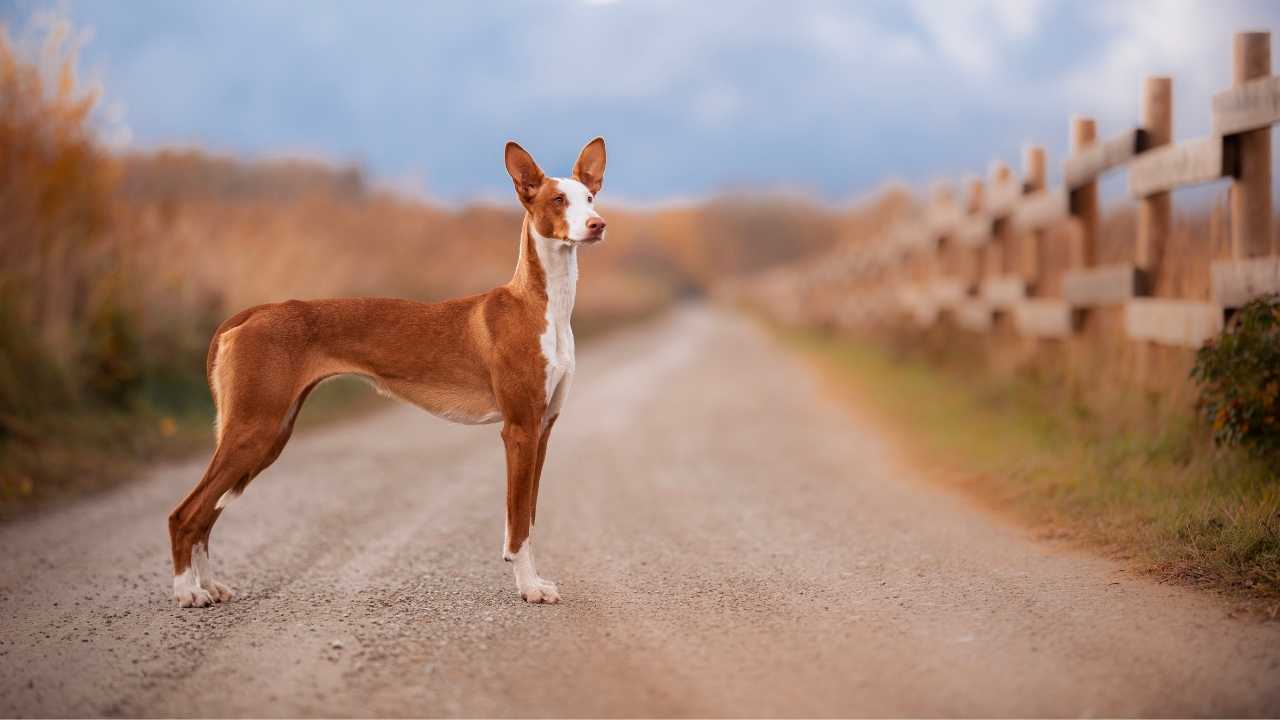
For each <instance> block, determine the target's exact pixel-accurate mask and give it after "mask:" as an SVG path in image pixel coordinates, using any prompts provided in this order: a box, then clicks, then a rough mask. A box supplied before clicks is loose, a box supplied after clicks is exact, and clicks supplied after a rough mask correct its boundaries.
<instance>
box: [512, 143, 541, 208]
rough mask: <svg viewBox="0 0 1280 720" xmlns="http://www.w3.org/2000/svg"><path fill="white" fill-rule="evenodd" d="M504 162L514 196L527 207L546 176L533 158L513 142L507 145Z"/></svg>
mask: <svg viewBox="0 0 1280 720" xmlns="http://www.w3.org/2000/svg"><path fill="white" fill-rule="evenodd" d="M506 162H507V173H508V174H509V175H511V181H512V182H514V183H515V185H516V195H517V196H519V198H520V202H522V203H524V204H526V205H528V204H529V203H531V202H533V198H534V197H536V196H537V194H538V188H540V187H542V181H543V180H545V179H546V175H543V174H542V168H539V167H538V163H536V162H534V161H533V156H532V155H530V154H529V153H528V151H526V150H525V149H524V148H522V147H520V146H519V145H518V144H517V143H515V142H509V143H507V150H506Z"/></svg>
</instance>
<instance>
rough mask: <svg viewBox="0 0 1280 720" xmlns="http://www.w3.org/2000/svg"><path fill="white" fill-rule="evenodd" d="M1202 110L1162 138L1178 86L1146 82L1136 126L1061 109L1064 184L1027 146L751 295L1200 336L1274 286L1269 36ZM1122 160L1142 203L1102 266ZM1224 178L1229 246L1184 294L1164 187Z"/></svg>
mask: <svg viewBox="0 0 1280 720" xmlns="http://www.w3.org/2000/svg"><path fill="white" fill-rule="evenodd" d="M1212 117H1213V131H1212V134H1210V135H1209V136H1208V137H1204V138H1198V139H1195V140H1189V141H1185V142H1180V143H1177V144H1173V143H1172V134H1173V132H1172V131H1173V81H1172V80H1171V79H1170V78H1167V77H1151V78H1147V80H1146V82H1145V84H1144V86H1143V113H1142V126H1141V127H1136V128H1132V129H1127V130H1125V131H1123V132H1121V133H1118V134H1116V135H1114V136H1112V137H1109V138H1106V139H1099V138H1098V132H1097V125H1096V123H1095V122H1094V121H1093V120H1092V119H1089V118H1085V117H1076V118H1073V119H1072V121H1071V135H1070V138H1071V156H1070V157H1068V158H1067V159H1066V162H1065V163H1064V167H1063V177H1064V185H1063V186H1061V187H1053V188H1050V187H1047V184H1046V182H1045V176H1046V173H1045V168H1046V164H1047V158H1046V156H1045V151H1044V149H1043V148H1040V147H1029V148H1027V150H1026V157H1025V159H1024V174H1023V178H1022V180H1021V181H1020V182H1019V181H1018V180H1016V179H1015V178H1014V176H1013V173H1012V172H1011V171H1010V169H1009V168H1008V167H1006V166H1005V165H1003V164H1001V163H996V164H994V165H993V167H992V169H991V172H990V173H989V175H988V178H987V179H986V180H985V181H983V180H980V179H974V180H970V181H969V182H968V184H967V187H966V189H965V194H964V197H963V198H962V199H961V198H957V197H956V194H955V193H953V192H952V191H951V189H950V188H949V187H947V186H945V185H943V186H939V187H936V188H934V190H933V192H932V193H931V195H930V198H929V199H928V200H927V201H926V202H925V203H924V204H923V206H918V207H917V208H916V209H915V211H913V212H912V213H910V214H908V215H906V216H904V217H901V218H900V219H899V220H898V221H897V222H896V223H895V224H893V225H892V226H891V227H890V228H889V229H888V230H887V231H886V232H884V233H882V234H880V235H878V236H877V237H874V238H868V239H866V240H865V241H864V242H859V243H857V244H856V245H854V246H851V247H843V248H840V249H838V250H837V251H835V252H833V253H831V254H829V255H826V256H824V257H820V258H816V259H812V260H809V261H807V262H805V263H804V264H803V265H801V266H794V267H790V268H785V269H782V270H779V271H776V272H774V273H771V274H770V275H769V276H767V277H765V278H762V279H761V281H760V282H759V283H758V284H757V285H756V286H755V287H754V291H755V293H756V294H757V296H759V298H760V299H761V300H762V301H763V304H764V305H765V306H766V307H769V308H771V309H773V310H774V311H776V312H778V313H779V314H781V315H783V316H784V317H785V319H788V320H791V321H810V322H811V321H814V320H821V321H824V322H829V323H833V324H836V325H840V326H846V327H850V326H859V325H868V324H875V323H879V322H898V321H900V320H901V318H903V317H904V316H906V317H909V318H911V319H913V320H914V321H915V322H916V323H918V324H920V325H930V324H933V323H935V322H937V321H938V320H939V318H940V317H943V316H949V318H950V320H951V321H952V322H954V323H955V324H956V325H959V326H962V327H965V328H968V329H971V330H974V331H978V332H986V331H989V330H991V329H992V328H993V327H995V326H996V320H997V319H998V318H1000V317H1001V316H1002V315H1003V316H1004V317H1005V318H1007V320H1006V321H1005V324H1009V323H1010V322H1011V324H1012V327H1013V328H1015V329H1016V332H1017V333H1018V334H1020V335H1022V336H1025V337H1033V338H1066V337H1069V336H1071V335H1073V334H1076V333H1079V332H1080V331H1081V328H1082V325H1083V324H1084V321H1085V318H1087V317H1088V315H1089V313H1091V312H1094V311H1096V310H1099V309H1102V310H1108V309H1109V310H1110V311H1112V312H1114V313H1116V314H1118V315H1119V317H1120V318H1121V321H1120V323H1119V327H1122V328H1123V333H1124V334H1125V335H1126V336H1127V337H1128V338H1129V339H1131V340H1135V341H1147V342H1152V343H1156V344H1159V345H1166V346H1173V347H1189V348H1194V347H1198V346H1199V345H1201V344H1202V343H1203V342H1204V341H1205V340H1207V339H1209V338H1210V337H1212V336H1214V335H1215V334H1216V333H1218V332H1219V331H1220V330H1221V329H1222V327H1223V323H1224V322H1225V320H1226V318H1227V317H1228V316H1229V314H1230V312H1231V311H1232V310H1233V309H1235V308H1238V307H1240V306H1241V305H1243V304H1244V303H1245V302H1247V301H1248V300H1250V299H1251V298H1254V297H1257V296H1259V295H1262V294H1266V293H1270V292H1277V291H1280V248H1277V245H1276V241H1275V238H1274V234H1273V232H1272V223H1273V215H1272V200H1271V199H1272V187H1271V134H1270V133H1271V125H1273V124H1275V123H1277V122H1280V76H1273V75H1272V74H1271V47H1270V34H1269V33H1258V32H1251V33H1240V34H1237V35H1236V36H1235V43H1234V75H1233V83H1232V86H1231V87H1230V88H1228V89H1226V90H1223V91H1222V92H1220V93H1217V94H1216V95H1215V96H1214V97H1213V102H1212ZM1120 168H1124V169H1126V170H1127V171H1128V181H1129V182H1128V190H1129V193H1130V195H1132V197H1133V198H1134V200H1135V201H1136V203H1137V216H1136V227H1135V228H1134V233H1135V237H1134V238H1133V240H1134V241H1133V243H1132V245H1131V246H1130V247H1131V251H1130V252H1128V253H1127V254H1128V255H1129V257H1125V258H1121V259H1117V258H1114V257H1111V258H1108V259H1106V261H1105V262H1104V261H1103V258H1102V255H1101V253H1100V252H1099V232H1100V229H1099V223H1100V217H1099V201H1098V180H1099V178H1100V177H1101V176H1102V175H1104V174H1105V173H1108V172H1113V171H1115V170H1118V169H1120ZM1220 180H1226V181H1229V182H1230V183H1231V185H1230V212H1229V215H1230V218H1229V221H1230V248H1229V253H1224V254H1226V255H1229V256H1226V257H1219V258H1213V257H1211V256H1203V255H1202V256H1197V257H1195V258H1192V259H1191V261H1190V264H1191V267H1189V268H1187V267H1183V268H1181V271H1183V272H1184V274H1189V275H1191V276H1195V277H1202V278H1203V281H1201V282H1199V283H1198V289H1197V290H1196V291H1194V292H1193V291H1190V290H1189V289H1188V288H1189V287H1192V286H1197V283H1195V282H1192V283H1188V282H1179V283H1174V282H1164V281H1161V278H1163V277H1167V276H1168V275H1169V273H1168V272H1165V271H1167V270H1168V269H1169V268H1170V267H1173V266H1175V265H1177V264H1178V263H1180V262H1181V263H1182V264H1183V265H1186V264H1187V263H1188V260H1187V258H1185V257H1183V258H1180V257H1177V256H1176V255H1178V253H1171V247H1170V235H1171V232H1172V229H1173V205H1172V202H1171V198H1170V191H1172V190H1174V189H1177V188H1181V187H1187V186H1191V185H1198V184H1202V183H1210V182H1217V181H1220ZM1206 242H1207V241H1206ZM1171 255H1173V256H1171ZM815 312H817V313H818V314H819V315H822V317H815V316H814V315H815Z"/></svg>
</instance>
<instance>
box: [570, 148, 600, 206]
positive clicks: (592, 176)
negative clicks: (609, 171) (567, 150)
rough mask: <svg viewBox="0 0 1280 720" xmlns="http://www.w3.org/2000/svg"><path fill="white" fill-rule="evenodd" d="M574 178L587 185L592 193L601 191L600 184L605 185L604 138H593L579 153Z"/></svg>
mask: <svg viewBox="0 0 1280 720" xmlns="http://www.w3.org/2000/svg"><path fill="white" fill-rule="evenodd" d="M573 179H574V180H577V181H578V182H580V183H582V184H583V185H586V186H587V189H588V190H590V191H591V192H592V194H594V193H598V192H600V186H602V185H604V138H602V137H598V138H596V139H595V140H592V141H591V142H589V143H587V144H586V146H584V147H583V148H582V152H580V153H578V162H576V163H574V164H573Z"/></svg>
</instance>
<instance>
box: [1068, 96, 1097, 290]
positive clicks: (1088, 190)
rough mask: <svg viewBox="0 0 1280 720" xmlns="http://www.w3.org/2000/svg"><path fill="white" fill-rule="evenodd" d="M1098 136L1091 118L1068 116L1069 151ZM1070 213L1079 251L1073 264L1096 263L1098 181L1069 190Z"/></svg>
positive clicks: (1079, 149)
mask: <svg viewBox="0 0 1280 720" xmlns="http://www.w3.org/2000/svg"><path fill="white" fill-rule="evenodd" d="M1097 139H1098V125H1097V123H1096V122H1094V120H1093V118H1087V117H1081V116H1079V115H1077V116H1075V117H1073V118H1072V119H1071V153H1072V154H1073V155H1078V154H1080V153H1082V152H1084V151H1085V150H1087V149H1088V148H1089V146H1090V145H1093V144H1094V142H1096V141H1097ZM1071 206H1072V209H1073V211H1074V212H1073V214H1074V215H1075V217H1076V219H1077V220H1078V221H1079V223H1080V252H1079V255H1078V256H1077V257H1076V258H1075V260H1076V261H1077V263H1076V264H1078V265H1080V266H1083V267H1093V266H1095V265H1097V264H1098V181H1097V180H1096V179H1095V180H1090V181H1089V182H1088V183H1085V184H1084V185H1081V186H1080V187H1078V188H1076V189H1075V190H1073V191H1072V192H1071Z"/></svg>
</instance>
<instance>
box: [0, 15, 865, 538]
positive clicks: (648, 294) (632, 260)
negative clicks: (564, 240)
mask: <svg viewBox="0 0 1280 720" xmlns="http://www.w3.org/2000/svg"><path fill="white" fill-rule="evenodd" d="M69 33H70V31H69V28H68V27H66V26H56V27H55V28H54V30H53V31H52V32H51V33H50V35H49V37H48V39H47V42H46V43H45V46H44V47H43V48H42V49H41V50H40V51H39V52H38V53H35V56H31V55H24V54H23V53H22V52H20V51H19V50H18V49H16V46H15V44H14V43H13V42H12V41H11V40H10V38H9V37H8V35H7V34H4V33H3V28H2V26H0V514H12V513H14V512H18V511H20V510H22V509H23V508H26V507H29V506H32V505H33V504H39V503H40V502H42V501H45V500H49V499H53V498H56V497H62V496H67V495H74V494H76V493H79V492H81V491H83V490H85V489H91V488H98V487H103V486H106V485H108V484H110V483H112V482H115V481H117V480H119V479H121V478H123V477H127V476H128V475H129V473H130V471H131V470H132V469H134V468H135V467H136V466H137V463H138V462H139V461H143V460H146V459H148V458H153V457H157V456H162V455H167V454H172V453H175V452H186V451H189V450H190V449H191V448H194V447H202V446H205V445H207V443H208V442H209V434H210V430H209V428H210V427H211V413H212V408H211V404H210V401H209V398H208V391H207V389H206V388H205V387H204V384H205V380H204V376H203V368H204V352H205V349H206V347H207V343H208V341H209V337H210V335H211V334H212V331H213V329H214V328H215V327H216V325H217V323H218V322H219V321H220V320H221V319H222V318H224V317H226V316H227V315H229V314H230V313H232V312H235V311H237V310H238V309H240V308H243V307H245V306H248V305H253V304H257V303H262V302H273V301H280V300H286V299H289V298H315V297H330V296H350V295H377V296H398V297H408V298H416V299H422V300H433V299H440V298H445V297H449V296H455V295H460V294H466V293H473V292H480V291H483V290H487V289H489V288H491V287H493V286H495V285H498V284H501V283H503V282H506V281H507V280H508V279H509V278H510V276H511V272H512V270H513V269H514V265H515V259H516V246H517V239H518V236H519V229H520V221H521V214H520V212H519V210H518V206H517V205H516V203H515V201H514V199H512V201H511V203H510V204H506V205H503V206H501V207H495V206H484V205H478V206H471V207H466V208H462V209H458V210H453V209H446V208H441V207H435V206H432V205H430V204H426V203H422V202H416V201H412V200H408V199H406V198H403V197H398V196H395V195H391V194H387V193H382V192H376V191H374V190H372V189H370V187H369V186H368V184H367V183H366V181H365V179H364V178H363V176H362V174H361V173H360V171H359V170H358V169H357V168H350V167H347V168H338V167H331V166H328V165H324V164H321V163H315V162H306V161H296V160H278V161H261V162H244V161H239V160H235V159H231V158H224V157H215V156H210V155H208V154H206V153H203V152H200V151H198V150H186V151H162V152H158V153H150V154H131V155H125V156H117V155H113V154H111V153H108V152H106V151H105V150H103V149H102V148H101V147H100V146H99V145H98V144H97V143H96V142H95V140H94V136H93V133H92V131H91V129H90V123H89V118H90V114H91V112H92V109H93V106H94V102H95V100H96V95H95V94H94V93H93V92H88V91H85V90H83V89H82V88H81V87H80V86H79V85H78V83H77V80H76V72H75V71H76V56H75V53H74V51H73V49H72V48H71V47H70V45H69V44H68V43H67V42H66V39H67V37H68V36H69ZM603 211H604V212H605V214H606V216H607V217H608V218H609V226H610V230H609V233H610V235H609V240H608V242H606V243H604V244H603V245H601V246H597V247H593V248H591V249H590V251H589V252H584V254H583V257H582V260H581V265H582V279H581V282H580V286H579V294H578V301H577V307H576V311H575V326H576V327H577V329H578V330H579V333H580V334H581V335H583V336H587V335H590V334H593V333H597V332H601V331H604V330H607V329H609V328H611V327H615V326H617V325H618V324H620V323H624V322H628V321H630V320H634V319H637V318H640V317H645V316H648V315H650V314H653V313H655V312H658V311H660V310H661V309H662V308H663V307H665V306H666V305H667V304H668V303H669V302H670V301H671V300H672V299H674V298H675V297H677V296H680V295H685V294H689V293H699V292H703V291H704V290H705V289H706V288H707V287H708V285H709V284H710V283H711V281H712V280H713V279H715V278H718V277H721V276H724V275H726V274H731V273H735V272H739V271H750V270H753V269H757V268H759V267H762V266H764V265H765V264H767V263H770V262H775V261H779V260H787V259H793V258H795V257H798V256H800V255H801V254H804V253H808V252H814V251H817V250H820V249H822V248H823V247H826V246H827V245H828V244H829V243H830V242H831V240H830V238H832V237H834V236H835V235H836V234H837V233H838V227H839V225H840V223H841V222H842V218H841V216H840V214H838V213H833V212H829V211H825V210H821V209H818V208H813V207H809V206H806V205H804V204H802V203H798V202H796V201H794V200H785V199H775V198H753V199H751V200H750V201H731V200H724V201H717V202H713V203H710V204H707V205H704V206H696V207H684V208H672V209H664V210H657V211H652V212H637V211H631V210H627V209H626V208H610V207H609V206H608V205H607V204H605V205H604V206H603ZM354 395H355V394H354V393H353V391H349V390H348V391H343V390H341V389H339V390H331V389H326V392H325V394H322V395H320V396H319V397H318V398H313V400H312V401H311V402H309V403H308V407H309V408H312V409H309V410H308V411H305V413H304V417H305V415H306V414H313V415H316V416H322V415H330V416H333V415H339V414H341V413H340V412H338V410H337V408H338V407H339V406H349V405H350V398H351V397H352V396H354ZM326 396H332V397H331V398H330V399H329V405H330V410H329V411H328V412H322V410H323V408H319V410H316V409H315V407H316V406H319V405H324V404H325V398H326Z"/></svg>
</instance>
